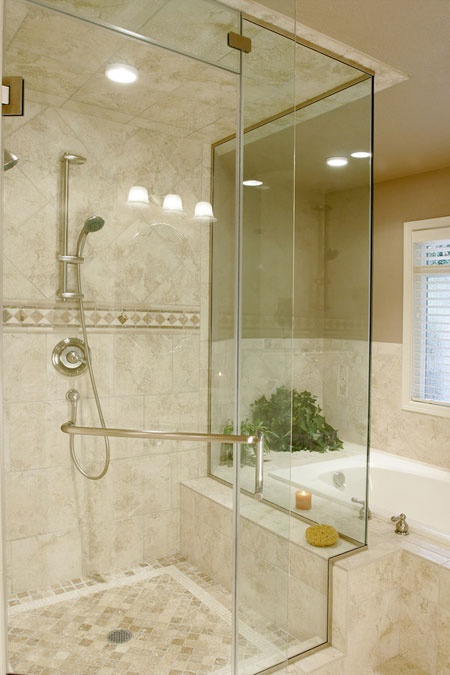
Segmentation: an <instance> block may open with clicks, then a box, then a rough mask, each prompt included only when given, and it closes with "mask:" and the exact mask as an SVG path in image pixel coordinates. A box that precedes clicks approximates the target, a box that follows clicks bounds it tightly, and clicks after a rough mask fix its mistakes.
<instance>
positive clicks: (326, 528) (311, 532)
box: [305, 525, 339, 546]
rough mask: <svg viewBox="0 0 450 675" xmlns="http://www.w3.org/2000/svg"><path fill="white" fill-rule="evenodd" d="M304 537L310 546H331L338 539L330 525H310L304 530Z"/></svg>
mask: <svg viewBox="0 0 450 675" xmlns="http://www.w3.org/2000/svg"><path fill="white" fill-rule="evenodd" d="M305 537H306V541H307V542H308V544H311V546H333V544H335V543H336V542H337V540H338V539H339V535H338V533H337V530H335V529H334V527H333V526H332V525H311V527H307V528H306V532H305Z"/></svg>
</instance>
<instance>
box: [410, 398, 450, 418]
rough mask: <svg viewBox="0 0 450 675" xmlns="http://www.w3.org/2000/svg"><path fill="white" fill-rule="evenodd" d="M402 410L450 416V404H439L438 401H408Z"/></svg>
mask: <svg viewBox="0 0 450 675" xmlns="http://www.w3.org/2000/svg"><path fill="white" fill-rule="evenodd" d="M402 410H407V411H408V412H414V413H422V414H424V415H433V416H434V417H447V418H450V406H446V405H438V404H436V403H421V402H419V401H407V402H406V403H403V405H402Z"/></svg>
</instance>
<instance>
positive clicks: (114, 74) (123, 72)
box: [105, 63, 138, 84]
mask: <svg viewBox="0 0 450 675" xmlns="http://www.w3.org/2000/svg"><path fill="white" fill-rule="evenodd" d="M105 75H106V77H108V78H109V79H110V80H112V81H113V82H120V84H131V83H132V82H136V80H137V79H138V71H137V69H136V68H134V67H133V66H128V65H127V64H126V63H111V64H109V65H108V66H106V69H105Z"/></svg>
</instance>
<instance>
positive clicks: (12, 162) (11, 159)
mask: <svg viewBox="0 0 450 675" xmlns="http://www.w3.org/2000/svg"><path fill="white" fill-rule="evenodd" d="M18 161H19V158H18V157H17V155H15V154H14V153H13V152H11V151H10V150H6V148H5V149H4V150H3V171H8V170H9V169H12V168H13V166H16V164H17V162H18Z"/></svg>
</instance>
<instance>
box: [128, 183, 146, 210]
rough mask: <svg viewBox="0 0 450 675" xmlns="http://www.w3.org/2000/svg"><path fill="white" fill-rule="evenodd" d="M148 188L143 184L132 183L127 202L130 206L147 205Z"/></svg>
mask: <svg viewBox="0 0 450 675" xmlns="http://www.w3.org/2000/svg"><path fill="white" fill-rule="evenodd" d="M149 203H150V202H149V199H148V190H147V188H146V187H143V185H133V186H132V187H131V188H130V191H129V193H128V199H127V204H130V205H132V206H148V205H149Z"/></svg>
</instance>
